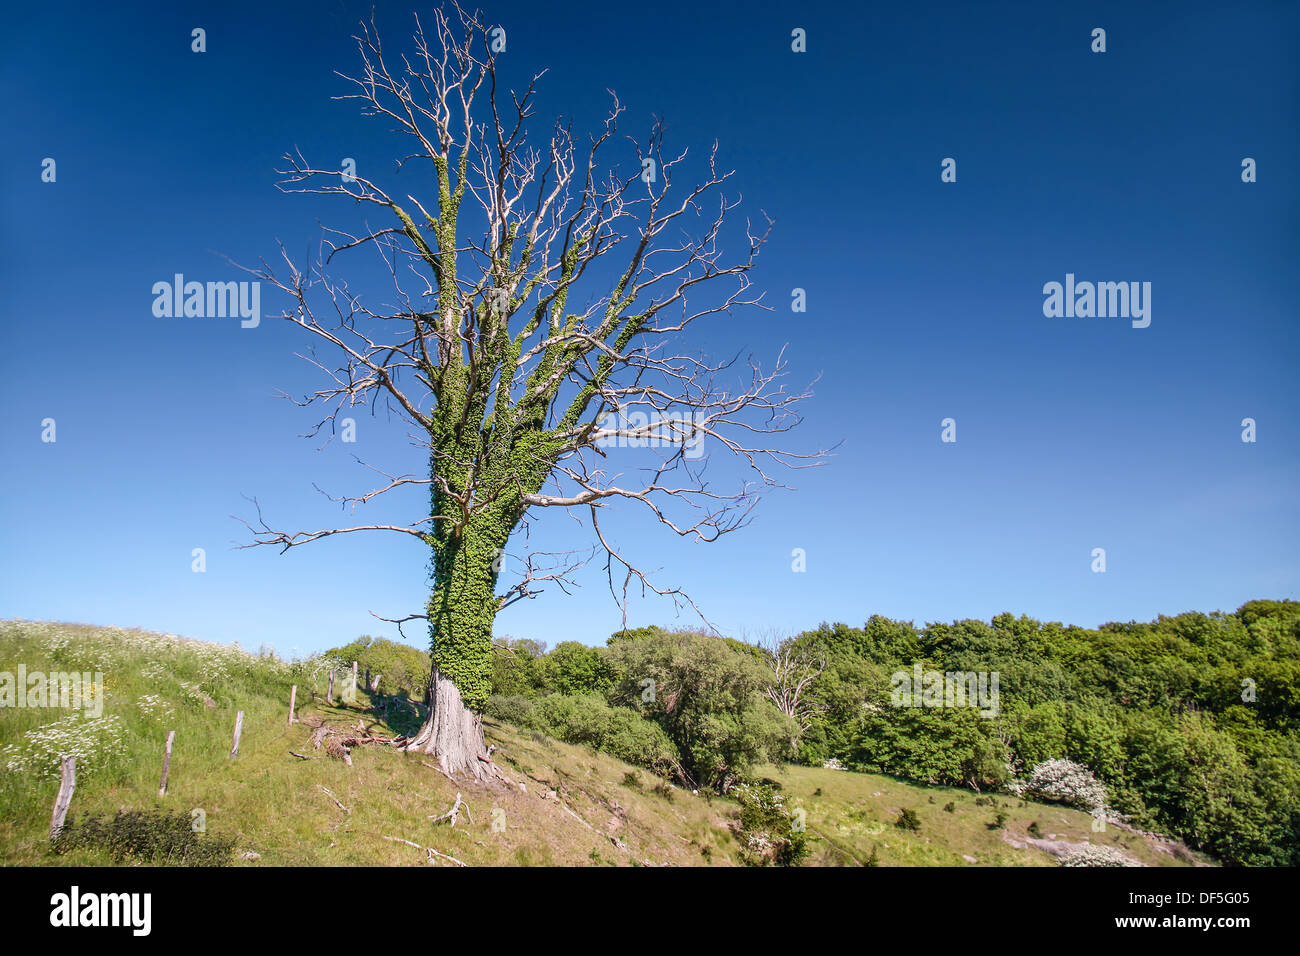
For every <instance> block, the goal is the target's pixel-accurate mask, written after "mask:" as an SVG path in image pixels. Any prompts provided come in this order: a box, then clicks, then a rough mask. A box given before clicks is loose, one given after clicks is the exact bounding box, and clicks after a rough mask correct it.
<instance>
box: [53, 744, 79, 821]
mask: <svg viewBox="0 0 1300 956" xmlns="http://www.w3.org/2000/svg"><path fill="white" fill-rule="evenodd" d="M62 771H63V776H62V779H61V780H60V781H59V795H58V796H57V797H55V798H54V816H52V817H51V818H50V839H51V840H54V839H57V838H58V836H59V834H60V833H62V832H63V820H64V818H65V817H67V815H68V804H70V803H72V791H73V790H75V789H77V758H76V757H64V758H63V764H62Z"/></svg>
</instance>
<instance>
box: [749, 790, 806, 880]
mask: <svg viewBox="0 0 1300 956" xmlns="http://www.w3.org/2000/svg"><path fill="white" fill-rule="evenodd" d="M731 795H732V796H733V797H735V798H736V800H738V801H739V802H740V815H739V821H738V822H737V823H736V824H735V825H734V826H733V827H732V831H733V832H734V833H735V834H736V838H737V840H739V842H740V859H741V862H742V863H744V864H745V865H746V866H798V864H799V862H800V861H801V860H802V859H803V858H804V857H805V856H806V855H807V854H808V843H807V840H808V838H807V834H805V833H804V832H803V830H802V828H799V827H796V826H795V818H794V816H793V815H792V814H791V813H790V812H789V810H787V809H786V806H785V798H784V797H783V796H782V795H781V794H780V793H778V792H777V791H776V790H774V789H772V788H771V787H769V786H765V785H763V784H741V785H740V786H737V787H733V788H732V790H731Z"/></svg>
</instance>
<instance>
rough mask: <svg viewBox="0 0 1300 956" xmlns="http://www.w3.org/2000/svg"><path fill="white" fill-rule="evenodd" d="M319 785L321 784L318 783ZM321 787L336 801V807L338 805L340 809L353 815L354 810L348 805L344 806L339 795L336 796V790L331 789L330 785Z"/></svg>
mask: <svg viewBox="0 0 1300 956" xmlns="http://www.w3.org/2000/svg"><path fill="white" fill-rule="evenodd" d="M317 786H320V784H317ZM321 789H322V790H324V791H325V794H326V795H327V796H328V797H329V798H330V799H331V800H333V801H334V805H335V806H336V807H338V808H339V809H340V810H342V811H343V812H344V813H346V814H348V815H349V816H351V815H352V811H351V810H349V809H348V808H347V807H345V806H343V803H342V802H341V801H340V800H339V798H338V797H336V796H334V792H333V791H332V790H330V789H329V787H321Z"/></svg>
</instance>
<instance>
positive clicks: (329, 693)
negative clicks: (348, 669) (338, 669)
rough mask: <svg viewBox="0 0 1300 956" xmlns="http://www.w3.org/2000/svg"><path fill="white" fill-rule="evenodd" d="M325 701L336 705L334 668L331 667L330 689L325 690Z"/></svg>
mask: <svg viewBox="0 0 1300 956" xmlns="http://www.w3.org/2000/svg"><path fill="white" fill-rule="evenodd" d="M325 703H327V704H329V705H330V706H331V707H333V706H334V668H332V667H331V668H330V689H329V690H327V691H326V692H325Z"/></svg>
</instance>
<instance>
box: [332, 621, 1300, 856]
mask: <svg viewBox="0 0 1300 956" xmlns="http://www.w3.org/2000/svg"><path fill="white" fill-rule="evenodd" d="M495 650H496V653H495V655H494V670H493V688H492V689H493V693H492V697H491V698H490V700H489V701H488V704H487V707H486V712H487V714H488V716H489V717H492V718H495V719H498V720H502V721H506V722H509V723H512V724H515V725H517V726H520V727H523V728H528V729H531V730H533V731H535V732H537V733H541V734H546V735H548V736H551V737H555V738H557V739H561V740H564V741H566V742H569V743H579V744H587V745H590V746H592V747H594V748H596V749H598V750H602V751H604V752H606V753H609V754H611V755H613V756H615V757H618V758H620V759H622V760H625V761H628V762H629V763H633V764H637V765H639V766H642V767H645V768H647V769H649V770H651V771H653V772H655V773H658V774H661V775H663V776H665V777H670V778H674V779H676V780H678V781H679V782H682V783H684V784H686V785H688V786H691V787H696V788H705V787H709V788H715V789H718V790H724V791H725V790H728V789H730V788H731V787H732V786H734V785H735V784H737V783H740V782H744V781H747V780H749V779H751V778H752V777H753V775H754V773H755V770H756V768H758V767H761V766H762V765H763V764H765V763H771V762H776V761H793V762H798V763H805V764H812V765H817V766H833V767H844V768H846V769H849V770H862V771H870V772H875V773H885V774H890V775H894V776H897V777H900V778H904V779H907V780H912V781H917V782H921V783H930V784H944V785H950V786H951V785H957V786H965V787H970V788H972V789H974V790H979V791H997V790H1003V791H1011V792H1024V789H1025V784H1026V782H1027V781H1028V780H1030V778H1031V777H1032V776H1033V772H1034V770H1035V768H1041V767H1043V766H1044V765H1046V764H1047V762H1048V761H1060V760H1068V761H1071V762H1072V763H1073V764H1078V765H1082V766H1083V767H1086V768H1087V769H1088V771H1090V772H1091V774H1092V775H1093V776H1095V778H1096V780H1097V781H1099V782H1100V783H1101V784H1103V785H1104V787H1105V813H1106V815H1107V816H1108V817H1109V818H1110V819H1113V820H1117V821H1122V822H1124V823H1126V824H1127V825H1131V826H1136V827H1139V828H1142V829H1147V830H1155V831H1159V832H1163V833H1168V834H1171V835H1174V836H1178V837H1180V838H1181V839H1183V840H1185V841H1186V842H1188V843H1189V844H1190V845H1192V846H1195V847H1197V848H1200V849H1203V850H1205V851H1206V852H1208V853H1210V854H1212V855H1213V856H1215V857H1216V858H1218V859H1219V860H1221V861H1222V862H1224V863H1226V864H1234V865H1253V866H1276V865H1296V864H1300V732H1298V723H1297V720H1298V717H1300V603H1298V602H1295V601H1251V602H1249V603H1247V604H1245V605H1243V606H1242V607H1240V608H1239V609H1238V610H1237V611H1236V612H1235V613H1232V614H1224V613H1218V612H1216V613H1213V614H1203V613H1187V614H1180V615H1178V616H1176V617H1164V616H1161V617H1159V618H1158V619H1157V620H1155V621H1152V622H1148V623H1138V622H1129V623H1126V624H1105V625H1103V626H1101V627H1099V628H1097V629H1095V630H1094V629H1087V628H1081V627H1073V626H1066V625H1062V624H1059V623H1042V622H1039V621H1036V620H1033V619H1031V618H1028V617H1023V616H1022V617H1018V618H1017V617H1013V616H1012V615H1010V614H1002V615H999V616H997V617H995V618H993V620H991V621H988V622H984V621H975V620H965V621H956V622H953V623H951V624H927V625H925V626H924V627H917V626H915V625H914V624H913V623H912V622H910V621H893V620H889V619H888V618H884V617H879V616H873V617H872V618H871V619H870V620H868V621H867V622H866V623H865V624H863V625H862V626H861V627H850V626H848V625H846V624H822V625H821V626H819V627H817V628H816V629H814V630H810V631H805V632H803V633H801V634H797V635H793V636H790V637H787V638H785V639H784V640H781V641H777V642H772V643H770V644H768V645H766V646H757V645H754V644H748V643H745V642H742V641H738V640H734V639H731V638H724V637H716V636H711V635H707V634H704V633H699V632H692V631H680V630H665V629H661V628H658V627H647V628H639V629H635V630H627V631H621V632H619V633H616V634H614V635H613V636H612V637H610V638H609V640H608V641H607V643H606V646H604V647H591V646H588V645H586V644H583V643H581V642H578V641H566V642H563V643H561V644H559V645H557V646H556V647H555V648H553V649H551V650H549V651H548V650H547V649H546V647H545V646H544V645H542V644H540V643H538V642H536V641H530V640H518V639H509V638H502V639H499V640H497V641H496V645H495ZM331 654H332V655H333V656H337V657H339V658H342V659H344V660H349V661H350V660H359V661H360V662H361V665H362V666H363V667H366V668H368V669H373V670H374V671H376V672H382V673H384V674H385V675H386V676H385V678H384V680H385V681H386V684H385V689H386V690H387V691H388V692H390V693H391V692H394V691H398V692H400V693H404V694H409V695H410V696H411V697H412V698H414V699H416V700H419V699H421V698H422V695H423V694H424V692H425V689H426V685H427V680H428V677H427V657H425V655H424V654H422V653H421V652H419V651H416V650H415V649H413V648H409V647H404V646H402V645H398V644H394V643H392V642H389V641H383V640H374V639H371V638H362V639H361V640H359V641H357V642H354V643H353V644H351V645H348V646H347V647H344V648H339V649H337V650H335V651H332V652H331ZM922 672H925V673H933V672H938V673H939V675H940V676H942V675H944V674H947V675H950V676H951V675H952V674H959V675H961V674H968V675H974V674H979V675H983V676H984V677H986V678H987V677H988V676H990V675H993V674H996V675H997V679H996V683H995V684H994V685H993V686H994V687H995V688H996V699H995V706H991V707H990V706H987V704H988V700H987V698H985V699H984V701H983V703H984V704H985V706H977V705H976V702H975V701H974V700H967V701H963V700H962V698H961V696H960V694H958V695H957V696H956V699H955V700H954V698H953V695H952V693H951V689H950V690H949V693H948V696H947V698H946V700H945V698H944V696H943V694H942V693H939V694H937V695H935V697H934V698H930V697H927V698H926V705H925V706H917V704H919V703H920V696H921V695H920V693H919V691H920V688H917V690H918V693H917V694H916V696H915V697H914V698H909V697H908V696H906V694H905V693H904V694H903V695H902V696H901V697H900V691H899V686H900V679H901V677H902V675H907V676H908V677H909V678H910V676H911V675H913V674H918V675H919V674H920V673H922ZM903 683H904V684H906V681H903ZM969 687H970V689H971V690H972V691H973V690H974V689H975V683H974V682H973V681H972V682H971V683H970V685H969ZM981 689H986V685H981ZM900 704H901V705H900ZM907 704H913V706H907ZM945 704H946V705H945ZM1053 766H1055V764H1053Z"/></svg>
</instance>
